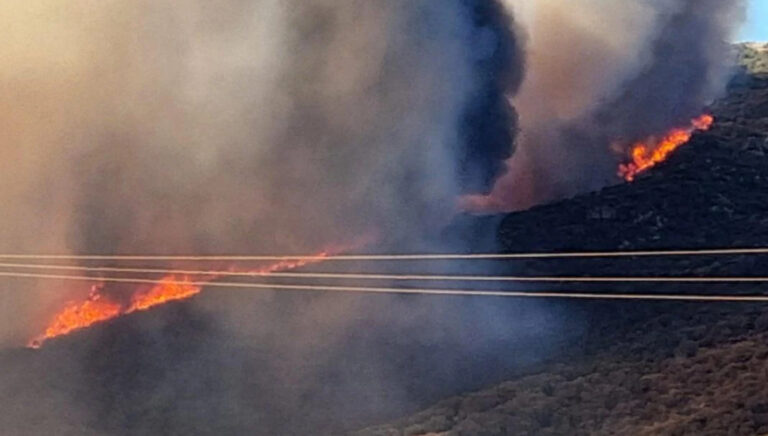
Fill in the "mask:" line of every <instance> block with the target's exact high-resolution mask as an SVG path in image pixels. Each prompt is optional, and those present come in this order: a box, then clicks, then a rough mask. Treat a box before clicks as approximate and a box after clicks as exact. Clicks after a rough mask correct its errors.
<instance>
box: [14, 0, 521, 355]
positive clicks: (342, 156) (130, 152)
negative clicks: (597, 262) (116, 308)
mask: <svg viewBox="0 0 768 436" xmlns="http://www.w3.org/2000/svg"><path fill="white" fill-rule="evenodd" d="M0 8H2V14H1V15H2V18H0V20H1V21H2V24H3V26H4V27H5V28H8V29H9V31H8V36H7V38H5V39H4V41H3V42H2V43H0V53H1V54H2V56H3V59H4V62H3V65H2V67H0V68H1V69H0V80H2V81H3V83H4V84H5V85H6V88H5V89H6V90H7V92H5V93H4V94H3V106H4V113H5V114H6V115H5V118H4V119H5V120H6V121H5V123H4V126H3V127H4V132H5V134H4V137H5V141H4V145H3V156H4V159H3V163H2V165H3V168H2V169H3V171H2V172H1V174H2V175H0V177H1V178H2V180H1V181H2V184H3V186H5V187H6V189H4V190H3V192H2V194H0V195H2V200H3V202H4V204H7V205H8V207H7V208H6V212H5V213H4V215H3V218H2V224H3V225H2V226H0V232H2V234H1V235H0V236H2V238H1V239H2V241H3V243H2V251H5V252H32V253H39V252H49V253H68V252H74V253H84V252H91V253H93V252H98V253H222V252H229V253H233V252H248V253H255V252H262V253H270V252H271V253H276V252H277V253H286V252H297V253H306V252H314V251H318V250H320V249H323V248H326V247H327V246H328V245H334V246H338V245H341V246H343V245H345V244H348V243H350V241H354V240H357V239H359V238H361V237H362V238H366V237H370V236H376V237H379V239H380V241H381V243H382V244H384V246H387V245H390V247H391V248H392V249H401V250H402V249H404V248H405V247H403V246H402V244H403V243H404V242H405V241H408V242H415V241H417V240H418V239H419V238H421V237H422V236H421V235H425V234H428V233H429V231H431V230H433V229H438V228H440V227H441V226H442V225H444V224H445V223H446V222H447V221H448V220H449V219H450V217H451V216H452V214H453V212H454V211H453V208H454V207H455V198H456V196H457V195H459V194H460V193H463V192H482V191H487V189H488V188H489V187H490V183H491V182H492V180H493V179H494V178H495V177H496V176H497V175H498V174H499V172H500V170H501V169H502V165H503V161H504V159H505V158H507V157H508V156H509V155H510V153H511V150H512V137H513V134H514V131H515V128H514V123H515V117H514V113H513V111H512V109H511V106H510V105H509V103H508V101H507V99H506V97H505V95H507V94H513V93H514V92H515V91H516V89H517V87H518V85H519V83H520V81H521V79H522V60H521V59H522V57H521V54H520V49H519V47H518V45H517V42H516V38H515V36H514V33H513V30H512V26H513V24H512V20H511V18H510V17H509V16H508V15H507V14H506V13H505V12H504V10H503V8H502V7H501V5H500V4H498V3H496V2H493V1H490V2H489V1H476V0H448V1H437V0H429V1H419V2H412V1H405V0H401V1H389V0H386V1H384V0H377V1H368V0H350V1H345V2H338V1H333V0H312V1H301V2H285V1H277V0H261V1H241V0H228V1H226V2H221V3H217V4H216V5H215V6H213V5H212V4H211V3H210V2H206V1H200V0H184V1H181V2H174V3H173V4H170V3H164V2H155V1H109V2H86V1H83V2H77V3H76V4H72V5H71V7H68V8H62V7H60V5H58V4H57V3H56V2H55V1H52V0H36V1H33V2H31V3H30V4H29V5H28V6H19V5H15V4H14V5H3V6H1V7H0ZM4 286H5V287H6V289H7V290H8V291H11V290H14V291H15V290H17V289H18V288H19V287H20V286H21V287H24V286H25V285H24V284H22V283H14V284H12V285H4ZM67 287H68V285H62V284H58V283H48V282H46V283H40V284H38V285H37V286H36V289H27V291H28V292H24V293H23V294H21V293H17V292H4V294H3V300H2V301H3V302H5V305H4V307H7V308H8V309H7V310H6V311H7V312H8V313H7V316H3V318H4V319H8V320H9V322H8V327H7V328H5V329H3V333H2V335H3V337H2V338H0V339H2V340H3V342H7V340H9V339H13V340H15V341H22V340H24V338H25V337H29V334H30V331H29V329H36V328H39V324H38V323H30V322H29V321H30V320H39V322H40V323H42V322H43V320H44V319H45V318H46V317H48V316H50V314H51V313H52V312H53V311H55V310H57V309H58V308H59V307H61V305H62V303H63V301H64V300H67V299H70V298H73V297H81V296H82V295H83V293H87V287H85V288H86V289H82V288H84V287H82V286H79V285H78V286H74V287H72V289H71V290H70V289H66V288H67ZM33 291H34V292H33ZM19 295H25V296H26V297H25V298H23V301H21V302H20V301H19ZM3 314H4V315H6V314H5V312H4V313H3ZM32 324H38V325H36V326H35V325H32Z"/></svg>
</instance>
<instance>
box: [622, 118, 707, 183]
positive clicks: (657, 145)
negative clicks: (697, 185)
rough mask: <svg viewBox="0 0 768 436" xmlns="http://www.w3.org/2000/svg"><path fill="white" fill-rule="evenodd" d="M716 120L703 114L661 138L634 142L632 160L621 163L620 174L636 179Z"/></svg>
mask: <svg viewBox="0 0 768 436" xmlns="http://www.w3.org/2000/svg"><path fill="white" fill-rule="evenodd" d="M714 121H715V119H714V118H713V117H712V115H707V114H705V115H701V116H700V117H698V118H695V119H693V120H691V125H690V126H688V127H683V128H676V129H672V130H671V131H669V132H667V134H665V135H664V136H663V137H661V138H655V137H651V138H647V139H646V140H644V141H640V142H637V143H635V144H633V145H632V147H631V148H630V159H631V161H630V162H628V163H624V164H621V165H619V176H621V177H622V178H624V180H626V181H628V182H631V181H633V180H635V177H636V176H637V175H638V174H640V173H642V172H643V171H647V170H648V169H650V168H652V167H654V166H655V165H656V164H658V163H659V162H663V161H665V160H667V158H668V157H669V155H670V154H672V152H673V151H675V150H676V149H677V148H678V147H680V146H681V145H683V144H685V143H687V142H688V141H689V140H690V139H691V136H692V135H693V133H694V132H696V131H704V130H709V128H710V127H711V126H712V123H713V122H714Z"/></svg>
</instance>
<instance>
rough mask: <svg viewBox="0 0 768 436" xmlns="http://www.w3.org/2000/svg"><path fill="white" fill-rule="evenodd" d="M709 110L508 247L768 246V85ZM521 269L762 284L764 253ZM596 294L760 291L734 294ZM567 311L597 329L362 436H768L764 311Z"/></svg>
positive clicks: (746, 78)
mask: <svg viewBox="0 0 768 436" xmlns="http://www.w3.org/2000/svg"><path fill="white" fill-rule="evenodd" d="M752 67H753V68H754V66H752ZM711 110H712V111H713V113H714V115H715V116H716V119H717V121H716V123H715V126H714V127H713V129H712V130H711V131H709V132H706V133H701V134H698V135H696V136H695V137H694V138H693V139H692V141H691V142H690V143H689V144H687V145H685V146H683V147H682V148H681V149H679V150H678V151H677V152H676V153H675V154H674V155H673V156H672V157H671V158H670V159H669V160H668V161H667V162H665V163H663V164H661V165H659V166H657V167H656V168H654V169H652V170H651V171H649V172H648V173H646V174H643V175H642V176H640V177H638V178H637V180H636V181H635V182H634V183H631V184H620V185H616V186H611V187H608V188H605V189H603V190H602V191H600V192H596V193H591V194H586V195H582V196H578V197H575V198H572V199H569V200H565V201H561V202H558V203H555V204H550V205H544V206H540V207H536V208H533V209H531V210H528V211H524V212H520V213H515V214H511V215H509V216H507V217H505V219H504V220H503V222H502V224H501V226H500V230H499V238H500V240H501V243H502V245H503V247H504V248H505V250H507V251H511V252H515V251H529V250H530V251H559V250H579V251H581V250H603V249H608V250H610V249H627V250H635V249H648V248H654V249H655V248H678V249H679V248H684V247H685V248H697V247H700V248H705V247H710V248H711V247H746V246H768V76H766V75H761V74H742V75H740V76H739V77H737V78H735V79H734V81H733V82H732V84H731V86H730V87H729V90H728V95H727V97H726V98H724V99H723V100H721V101H719V102H717V103H716V104H715V105H714V106H713V107H712V108H711ZM515 268H516V269H517V270H523V271H525V272H526V273H527V274H530V275H533V274H536V273H538V274H563V275H568V274H579V275H584V274H585V273H587V272H588V273H589V274H599V275H765V274H766V273H768V256H702V257H693V258H692V257H683V258H664V259H656V258H626V259H613V260H604V259H603V260H601V259H591V260H561V261H557V262H548V261H546V262H545V261H530V262H525V263H523V264H521V265H516V266H515ZM573 288H574V287H573V286H571V287H569V289H573ZM591 289H595V288H591ZM597 289H608V290H612V291H616V290H620V291H635V292H636V291H640V290H642V291H644V292H673V291H674V292H695V293H704V292H709V293H750V294H755V293H761V292H765V291H764V290H763V289H760V287H756V286H746V285H744V286H738V285H735V284H723V285H718V286H716V287H712V286H709V287H704V288H702V287H701V286H690V285H689V286H682V285H679V284H677V285H675V286H661V285H653V286H626V285H625V286H611V287H606V286H603V287H598V288H597ZM553 304H554V303H553ZM562 304H568V305H569V308H570V310H574V311H580V312H581V313H582V315H583V317H584V318H585V319H588V320H589V325H590V329H589V330H588V331H587V332H586V334H584V335H583V336H582V337H581V338H580V340H579V341H578V342H576V343H572V344H570V346H569V349H568V351H567V352H566V353H565V355H564V356H560V357H559V358H556V359H553V360H552V361H551V362H550V363H549V364H547V365H544V366H542V367H540V368H539V369H538V370H537V371H534V372H531V373H529V374H528V375H526V376H522V377H518V378H515V379H512V380H509V381H508V382H506V383H503V384H500V385H497V386H494V387H491V388H488V389H486V390H481V391H478V392H476V393H473V394H468V395H465V396H460V397H454V398H452V399H448V400H445V401H443V402H441V403H438V404H437V405H436V406H434V407H432V408H429V409H426V410H424V411H423V412H421V413H418V414H416V415H414V416H411V417H408V418H405V419H402V420H400V421H397V422H394V423H391V424H388V425H384V426H380V427H372V428H368V429H365V430H362V431H360V432H358V433H356V434H357V435H360V436H362V435H367V436H374V435H375V436H383V435H387V436H399V435H438V434H439V435H446V436H459V435H461V436H475V435H484V436H489V435H518V434H519V435H540V434H541V435H561V434H573V435H580V434H584V435H587V434H590V435H591V434H598V435H600V434H605V435H609V434H639V435H642V434H649V435H650V434H654V435H656V434H664V435H687V434H690V435H705V434H711V435H721V434H737V435H742V434H743V435H751V434H761V433H763V434H765V433H768V390H767V389H765V386H766V381H768V379H767V378H766V377H767V374H766V371H765V364H766V361H767V360H768V348H766V345H765V343H766V342H765V341H766V338H767V337H768V336H767V335H768V305H763V304H701V303H654V302H642V303H641V302H637V303H620V302H618V303H613V302H581V303H579V302H573V303H562Z"/></svg>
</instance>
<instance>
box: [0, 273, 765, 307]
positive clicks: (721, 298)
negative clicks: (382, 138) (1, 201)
mask: <svg viewBox="0 0 768 436" xmlns="http://www.w3.org/2000/svg"><path fill="white" fill-rule="evenodd" d="M0 277H10V278H37V279H51V280H74V281H85V282H112V283H132V284H158V283H164V284H171V285H180V286H206V287H219V288H244V289H272V290H295V291H315V292H317V291H322V292H336V293H364V294H416V295H434V296H466V297H502V298H542V299H552V298H559V299H590V300H656V301H691V302H741V303H744V302H752V303H768V295H693V294H690V295H684V294H626V293H590V292H548V291H547V292H532V291H490V290H474V289H431V288H398V287H369V286H315V285H286V284H267V283H237V282H204V281H187V280H153V279H141V278H118V277H88V276H73V275H59V274H36V273H16V272H0Z"/></svg>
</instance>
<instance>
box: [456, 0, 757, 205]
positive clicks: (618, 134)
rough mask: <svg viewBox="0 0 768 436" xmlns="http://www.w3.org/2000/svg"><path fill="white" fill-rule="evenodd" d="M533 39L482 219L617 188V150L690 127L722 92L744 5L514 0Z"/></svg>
mask: <svg viewBox="0 0 768 436" xmlns="http://www.w3.org/2000/svg"><path fill="white" fill-rule="evenodd" d="M509 3H511V4H513V5H514V6H515V7H517V8H518V9H519V10H520V16H521V20H522V21H523V22H524V24H525V27H526V29H527V30H528V32H529V34H530V47H529V53H530V59H529V63H530V70H529V72H528V77H529V80H527V81H526V83H525V84H524V86H523V88H522V90H521V94H520V96H519V98H517V99H516V100H515V106H516V107H517V109H518V111H519V113H520V118H521V129H522V134H521V138H520V144H519V147H518V151H517V153H516V154H515V156H513V157H512V158H511V159H510V160H509V161H508V172H507V174H506V175H505V176H504V177H502V178H501V179H500V180H499V181H498V182H497V184H496V186H495V188H494V190H493V192H492V194H491V195H489V196H475V197H469V198H467V199H466V203H465V206H466V207H467V208H468V209H470V210H475V211H485V212H488V211H498V210H515V209H521V208H525V207H529V206H531V205H533V204H536V203H539V202H542V201H547V200H552V199H556V198H562V197H566V196H571V195H574V194H576V193H579V192H583V191H587V190H592V189H597V188H600V187H602V186H605V185H607V184H611V183H615V182H617V181H618V180H619V179H618V178H617V177H616V167H617V165H618V163H619V162H620V161H622V160H624V159H626V158H627V153H626V150H616V149H615V148H614V149H612V148H611V146H612V144H614V143H623V144H631V143H632V142H633V141H636V140H640V139H644V138H647V137H649V136H651V135H659V134H662V133H664V132H666V131H668V130H669V129H671V128H673V127H680V126H686V125H687V124H688V122H689V120H690V119H691V118H693V117H695V116H697V115H699V114H701V112H702V111H703V109H704V108H705V106H706V105H707V104H709V103H710V102H712V100H713V99H714V98H716V97H717V96H718V95H719V94H720V93H721V92H722V91H723V89H724V85H725V82H726V80H727V77H728V73H729V70H730V68H731V65H732V64H733V63H732V62H730V61H731V59H732V57H733V56H732V55H731V53H730V50H731V48H730V46H729V41H731V40H732V36H733V32H734V31H735V30H736V29H737V28H738V24H739V23H740V22H741V19H742V15H743V10H744V4H743V3H744V2H743V1H741V0H728V1H717V0H706V1H698V0H644V1H634V0H621V1H614V0H611V1H608V0H576V1H569V2H561V1H555V0H543V1H535V2H533V1H527V0H509Z"/></svg>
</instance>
